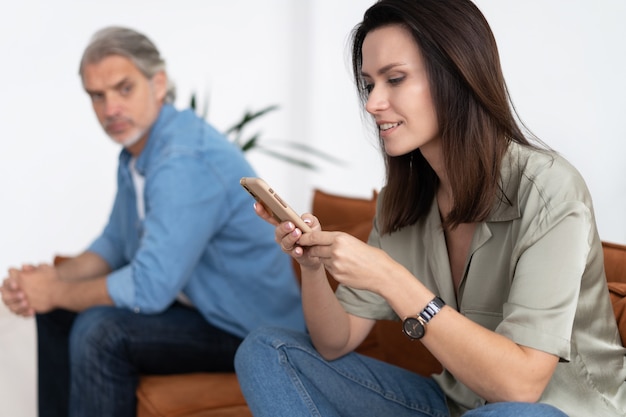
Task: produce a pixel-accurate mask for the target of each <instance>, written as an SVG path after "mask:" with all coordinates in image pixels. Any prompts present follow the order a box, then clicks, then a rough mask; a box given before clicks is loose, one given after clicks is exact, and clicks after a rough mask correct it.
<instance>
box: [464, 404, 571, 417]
mask: <svg viewBox="0 0 626 417" xmlns="http://www.w3.org/2000/svg"><path fill="white" fill-rule="evenodd" d="M508 416H511V417H512V416H516V417H517V416H520V417H522V416H524V417H567V414H565V413H564V412H562V411H561V410H559V409H558V408H556V407H554V406H551V405H549V404H542V403H519V402H510V403H507V402H504V403H491V404H487V405H485V406H483V407H480V408H476V409H474V410H471V411H468V412H467V413H465V414H463V417H508Z"/></svg>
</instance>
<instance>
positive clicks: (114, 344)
mask: <svg viewBox="0 0 626 417" xmlns="http://www.w3.org/2000/svg"><path fill="white" fill-rule="evenodd" d="M120 313H121V311H120V309H119V308H117V307H108V306H102V307H93V308H90V309H88V310H85V311H83V312H82V313H80V314H78V316H77V317H76V320H75V321H74V325H73V326H72V331H71V333H70V358H71V361H72V362H77V361H79V362H80V361H85V360H90V359H92V360H93V359H94V358H95V357H96V356H94V355H99V354H100V353H101V352H111V351H117V350H119V349H121V348H122V347H123V344H124V340H125V339H126V335H125V330H124V326H123V320H121V317H120Z"/></svg>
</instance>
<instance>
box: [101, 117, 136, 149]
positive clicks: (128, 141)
mask: <svg viewBox="0 0 626 417" xmlns="http://www.w3.org/2000/svg"><path fill="white" fill-rule="evenodd" d="M104 130H105V132H107V135H108V136H109V137H110V138H111V140H113V142H115V143H118V144H120V145H122V146H123V147H125V148H129V147H131V146H133V145H134V144H136V143H137V142H139V141H140V140H141V138H142V137H143V135H144V134H145V133H146V131H145V130H142V129H136V130H135V131H134V132H133V133H132V134H131V135H130V136H128V137H126V138H124V139H118V138H116V137H115V135H113V134H109V133H108V123H107V124H105V126H104Z"/></svg>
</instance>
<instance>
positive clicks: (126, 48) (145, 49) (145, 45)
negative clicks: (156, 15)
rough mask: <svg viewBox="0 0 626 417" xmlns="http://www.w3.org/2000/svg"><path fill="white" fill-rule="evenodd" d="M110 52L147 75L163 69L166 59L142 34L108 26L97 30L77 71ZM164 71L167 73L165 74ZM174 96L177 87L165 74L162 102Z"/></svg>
mask: <svg viewBox="0 0 626 417" xmlns="http://www.w3.org/2000/svg"><path fill="white" fill-rule="evenodd" d="M110 55H121V56H123V57H126V58H128V59H130V60H131V61H132V62H133V63H134V64H135V65H136V66H137V68H138V69H139V71H141V73H142V74H143V75H145V76H146V78H148V79H152V77H153V76H154V75H155V74H156V73H157V72H159V71H165V60H163V58H162V57H161V54H160V53H159V50H158V49H157V47H156V46H155V45H154V43H152V41H151V40H150V39H148V38H147V37H146V36H145V35H143V34H141V33H139V32H137V31H135V30H132V29H128V28H124V27H119V26H110V27H106V28H103V29H100V30H99V31H97V32H96V33H95V34H94V35H93V36H92V38H91V41H90V42H89V45H87V48H85V52H83V57H82V58H81V60H80V68H79V70H78V73H79V74H80V76H81V77H82V76H83V70H84V67H85V65H88V64H96V63H98V62H100V61H101V60H102V59H104V58H106V57H107V56H110ZM166 75H167V74H166ZM175 99H176V88H175V86H174V84H173V83H172V82H171V81H170V79H169V77H167V93H166V95H165V102H166V103H172V102H173V101H174V100H175Z"/></svg>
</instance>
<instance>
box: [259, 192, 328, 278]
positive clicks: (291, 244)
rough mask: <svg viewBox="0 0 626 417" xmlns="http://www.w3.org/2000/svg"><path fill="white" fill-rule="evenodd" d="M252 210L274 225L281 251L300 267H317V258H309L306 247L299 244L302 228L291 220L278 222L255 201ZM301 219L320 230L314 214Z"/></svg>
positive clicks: (305, 215)
mask: <svg viewBox="0 0 626 417" xmlns="http://www.w3.org/2000/svg"><path fill="white" fill-rule="evenodd" d="M254 211H255V212H256V214H257V215H258V216H259V217H261V218H262V219H263V220H265V221H266V222H268V223H270V224H273V225H274V226H276V231H275V240H276V242H277V243H278V244H279V245H280V248H281V249H282V250H283V252H285V253H287V254H288V255H290V256H291V257H293V258H294V259H295V260H296V261H297V262H298V263H299V264H300V266H301V267H303V268H310V269H319V268H320V267H321V266H322V265H321V263H320V262H319V259H314V260H312V259H310V257H309V256H307V251H308V249H307V248H303V247H302V246H300V245H299V243H298V241H299V240H300V237H302V230H300V229H298V228H297V227H296V226H295V225H294V224H293V223H292V222H289V221H287V222H282V223H278V222H277V221H276V219H275V218H274V217H273V216H272V215H270V214H269V213H268V211H267V210H265V207H263V204H260V203H255V204H254ZM302 219H303V220H304V222H305V223H306V224H308V225H309V226H310V227H311V229H313V230H317V231H321V226H320V224H319V221H318V220H317V218H316V217H315V216H313V215H312V214H309V213H305V214H304V215H302Z"/></svg>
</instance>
